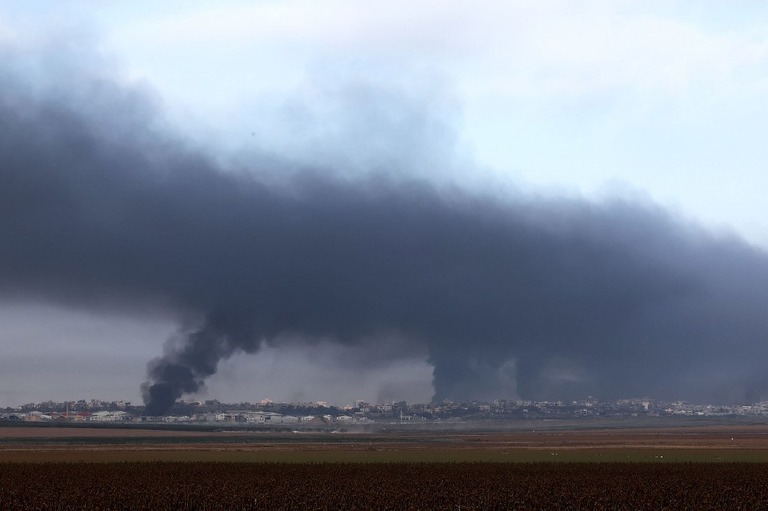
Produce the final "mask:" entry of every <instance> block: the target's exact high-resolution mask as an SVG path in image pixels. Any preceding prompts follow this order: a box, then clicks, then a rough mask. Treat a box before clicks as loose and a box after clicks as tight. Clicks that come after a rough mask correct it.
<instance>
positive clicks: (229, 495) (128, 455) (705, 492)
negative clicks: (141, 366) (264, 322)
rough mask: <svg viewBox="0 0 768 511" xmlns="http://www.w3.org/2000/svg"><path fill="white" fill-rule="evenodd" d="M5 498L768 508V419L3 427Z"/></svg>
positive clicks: (22, 502)
mask: <svg viewBox="0 0 768 511" xmlns="http://www.w3.org/2000/svg"><path fill="white" fill-rule="evenodd" d="M585 462H586V463H585ZM745 462H750V463H745ZM5 509H81V510H96V509H99V510H101V509H147V510H149V509H152V510H164V509H174V510H185V509H190V510H191V509H210V510H216V509H269V510H272V509H277V510H280V509H285V510H287V509H360V510H363V509H382V510H419V509H445V510H458V509H462V510H473V509H476V510H479V509H553V510H556V509H598V510H599V509H649V510H650V509H768V425H748V424H726V425H714V426H713V425H706V426H702V425H694V426H690V427H655V428H626V427H625V428H595V429H579V430H574V429H559V428H549V429H542V430H518V431H485V432H478V431H465V432H461V431H408V430H399V431H377V432H357V433H349V432H347V433H331V432H329V431H325V432H322V431H305V432H300V433H292V432H289V431H267V430H261V431H259V430H250V431H218V430H209V431H189V430H183V429H182V430H169V429H167V428H165V429H156V430H155V429H131V428H104V427H101V428H87V427H70V428H67V427H56V428H52V427H2V428H0V510H5Z"/></svg>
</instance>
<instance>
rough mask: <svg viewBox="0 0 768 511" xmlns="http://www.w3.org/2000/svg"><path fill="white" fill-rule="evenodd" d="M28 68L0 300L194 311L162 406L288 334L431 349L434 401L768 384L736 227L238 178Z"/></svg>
mask: <svg viewBox="0 0 768 511" xmlns="http://www.w3.org/2000/svg"><path fill="white" fill-rule="evenodd" d="M14 80H16V78H14V77H13V76H11V75H9V74H8V72H7V70H6V72H5V74H4V75H3V81H4V83H3V84H2V87H0V91H1V92H0V95H1V96H0V162H1V163H0V165H1V166H0V235H1V236H2V239H3V250H1V251H0V293H2V294H3V295H4V296H6V297H14V296H21V295H24V296H33V297H36V298H39V299H46V300H53V301H60V302H64V303H74V304H79V305H81V306H85V307H93V306H108V307H131V306H134V305H135V304H137V303H141V302H147V301H157V302H158V303H164V304H165V305H166V306H168V307H171V308H173V309H174V310H176V311H178V312H179V313H180V314H182V315H184V316H185V317H187V318H193V320H194V321H196V323H194V325H193V326H190V324H189V323H187V324H185V325H184V326H183V327H182V328H180V330H179V333H178V334H177V335H176V336H175V337H174V338H172V339H171V340H169V341H168V342H167V343H166V345H165V352H164V354H163V355H162V356H161V357H159V358H157V359H155V360H153V361H151V362H150V363H149V366H148V381H147V382H146V383H145V384H144V387H143V390H144V395H145V399H146V402H147V405H148V412H149V413H151V414H161V413H163V412H164V411H165V410H167V408H168V407H169V406H170V405H171V404H172V403H173V402H174V400H176V399H177V398H179V397H181V396H182V395H183V394H185V393H193V392H195V391H197V390H198V389H199V388H200V387H201V385H202V384H203V383H204V381H205V379H206V377H208V376H210V375H211V374H213V373H215V371H216V368H217V364H218V363H219V362H220V361H221V360H222V359H224V358H226V357H229V356H231V355H233V354H234V353H237V352H247V353H254V352H257V351H258V349H259V347H260V346H262V345H263V343H265V342H266V343H279V342H281V339H282V338H285V337H290V338H292V339H295V338H296V337H299V338H304V339H306V341H307V342H312V341H313V340H317V339H324V340H328V339H330V340H333V341H335V342H338V343H342V344H349V345H353V344H358V343H361V342H368V343H370V342H377V340H378V342H381V343H387V342H389V340H390V339H393V338H394V339H398V341H397V342H392V343H391V347H392V349H393V350H396V351H398V352H400V351H402V350H403V349H404V348H403V347H404V346H409V345H410V346H417V347H419V348H420V349H426V351H427V352H428V353H429V361H430V362H431V364H432V365H433V367H434V387H435V399H443V398H450V399H467V398H495V397H503V396H505V395H519V396H521V397H523V398H528V399H534V398H539V399H541V398H567V397H571V396H574V397H575V396H584V395H587V394H593V395H598V396H601V397H626V396H633V395H649V396H652V397H656V398H683V399H697V400H710V401H730V402H744V401H755V400H758V399H762V398H766V397H768V376H766V374H767V373H766V371H765V364H766V361H768V319H767V318H768V316H766V314H765V306H766V304H768V257H767V256H766V254H765V253H764V252H762V251H759V250H757V249H755V248H752V247H750V246H748V245H746V244H745V243H743V242H742V241H740V240H739V239H737V238H735V237H722V236H715V235H712V234H710V233H708V232H706V231H705V230H703V229H701V228H699V227H696V226H694V225H689V224H686V223H684V222H682V221H681V220H679V219H676V218H674V217H673V216H672V215H671V214H670V213H668V212H666V211H664V210H662V209H660V208H658V207H655V206H654V205H652V204H647V203H643V202H631V201H622V200H619V199H616V200H607V201H604V202H601V203H593V202H587V201H584V200H578V199H562V198H555V197H552V198H546V197H534V196H525V195H518V196H511V197H507V198H504V199H502V198H498V197H492V196H488V195H482V194H473V193H470V192H463V191H460V190H456V189H449V188H445V187H443V188H438V187H436V186H433V185H430V184H428V183H425V182H420V181H408V180H405V179H403V178H402V177H399V178H391V177H387V176H386V175H376V176H368V177H360V178H358V179H341V178H337V177H330V176H332V174H328V173H324V172H323V171H322V169H314V170H304V171H301V172H295V171H292V170H290V169H288V168H287V166H286V167H283V166H281V165H280V164H279V162H275V161H274V160H273V161H272V163H270V164H269V165H268V166H266V167H265V166H263V165H262V166H256V168H253V169H250V170H249V171H248V172H235V171H232V170H228V169H224V168H221V167H220V166H219V165H217V164H216V163H214V160H213V158H211V157H209V156H208V155H206V153H205V151H204V150H203V149H197V148H194V147H189V146H188V145H186V144H184V143H182V142H181V141H180V139H178V138H176V137H174V136H173V135H172V134H168V133H167V132H166V131H165V130H162V129H159V128H156V127H153V126H157V125H158V124H159V121H158V119H157V118H156V117H155V115H156V114H155V113H154V109H153V108H152V107H151V105H150V104H149V102H148V101H147V100H146V98H145V97H144V96H143V95H142V94H140V93H138V92H136V91H135V90H132V89H129V88H124V87H120V86H118V85H116V84H114V83H112V82H110V81H104V80H102V81H93V80H91V81H88V80H83V81H82V83H80V86H81V87H86V88H87V89H88V91H89V93H88V94H82V96H78V97H83V96H88V97H90V98H91V101H90V102H83V101H78V100H76V99H73V98H74V96H72V95H66V94H64V95H62V94H52V93H48V94H41V93H39V91H38V92H36V93H31V92H29V91H28V90H27V89H25V88H24V83H23V81H21V82H19V81H14ZM81 92H82V91H81ZM105 342H108V341H105ZM382 352H383V353H386V349H384V350H382V349H380V347H378V348H377V353H382ZM393 356H396V354H394V353H393ZM307 384H310V382H307Z"/></svg>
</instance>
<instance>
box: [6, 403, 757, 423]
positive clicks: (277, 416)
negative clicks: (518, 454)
mask: <svg viewBox="0 0 768 511" xmlns="http://www.w3.org/2000/svg"><path fill="white" fill-rule="evenodd" d="M641 416H650V417H666V416H693V417H696V416H698V417H730V416H768V402H761V403H755V404H751V405H711V404H691V403H687V402H683V401H676V402H662V401H653V400H650V399H622V400H618V401H601V400H598V399H594V398H588V399H585V400H580V401H525V400H504V399H497V400H495V401H492V402H478V401H471V402H454V401H443V402H440V403H422V404H411V405H408V404H407V403H406V402H404V401H400V402H392V403H385V404H370V403H367V402H364V401H358V402H356V403H355V404H354V405H347V406H343V407H337V406H333V405H328V403H325V402H314V403H274V402H272V401H270V400H264V401H261V402H259V403H238V404H227V403H221V402H219V401H217V400H210V401H204V402H201V401H179V402H177V403H176V404H175V405H174V406H173V407H172V409H171V410H169V412H168V414H167V415H164V416H161V417H148V416H146V415H145V414H144V407H143V406H141V405H139V406H134V405H132V404H131V403H130V402H125V401H100V400H91V401H85V400H79V401H67V402H62V403H57V402H52V401H47V402H43V403H29V404H26V405H23V406H20V407H16V408H6V409H5V410H0V421H26V422H35V421H37V422H39V421H61V422H66V421H73V422H98V423H109V422H112V423H114V422H120V423H145V422H165V423H208V424H216V423H219V424H243V425H261V426H267V425H275V426H282V425H295V426H326V425H334V426H336V427H343V426H346V425H365V424H373V423H377V422H383V423H392V422H398V423H406V422H411V423H414V422H445V421H488V420H516V419H574V418H581V417H641Z"/></svg>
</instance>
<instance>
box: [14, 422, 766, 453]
mask: <svg viewBox="0 0 768 511" xmlns="http://www.w3.org/2000/svg"><path fill="white" fill-rule="evenodd" d="M51 461H56V462H58V461H65V462H112V461H233V462H454V461H471V462H530V461H553V462H564V461H656V462H666V461H711V462H726V461H752V462H768V425H766V424H742V423H734V424H720V425H696V424H693V425H689V426H680V425H675V426H674V427H651V428H649V427H621V428H606V427H600V428H592V429H588V428H584V429H561V428H559V427H553V426H552V425H548V427H547V428H544V429H542V430H534V429H532V430H514V431H475V430H468V431H444V430H438V431H430V430H420V431H411V430H404V429H398V430H395V431H387V430H382V431H375V432H344V433H341V432H330V431H327V432H317V431H306V432H291V431H266V430H264V431H259V430H248V431H245V430H227V431H221V430H214V429H210V430H206V431H190V430H185V429H168V428H160V429H149V428H126V427H120V428H109V427H94V428H89V427H2V428H0V462H51Z"/></svg>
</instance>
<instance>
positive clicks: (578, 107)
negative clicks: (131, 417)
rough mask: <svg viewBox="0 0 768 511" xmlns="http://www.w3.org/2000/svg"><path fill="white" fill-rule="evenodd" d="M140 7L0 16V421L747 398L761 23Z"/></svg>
mask: <svg viewBox="0 0 768 511" xmlns="http://www.w3.org/2000/svg"><path fill="white" fill-rule="evenodd" d="M156 4H157V3H156V2H141V1H137V2H132V3H131V4H130V6H127V5H122V4H117V3H111V4H107V5H100V6H99V8H98V9H94V7H93V3H92V2H85V1H72V2H66V3H62V2H35V3H30V2H6V3H5V4H4V5H3V7H0V59H2V70H1V71H0V72H1V73H2V75H1V76H2V80H3V82H4V84H5V86H4V89H5V92H4V93H3V98H2V105H3V109H4V110H5V111H6V113H7V114H9V113H10V114H12V115H7V116H6V119H12V120H11V121H6V122H5V125H4V127H3V131H4V132H5V133H6V137H7V138H6V142H5V143H4V144H3V146H4V147H3V151H4V153H3V155H2V157H3V160H2V161H3V168H2V170H0V172H2V174H3V177H2V179H3V182H4V183H5V184H6V186H5V188H6V192H5V193H3V192H0V199H4V200H5V202H6V206H5V208H6V209H5V211H4V213H3V215H4V217H5V221H4V222H3V224H2V227H0V234H3V237H4V238H5V239H6V243H8V246H10V247H12V248H13V249H12V250H10V251H9V254H6V256H5V257H4V258H3V261H4V262H3V263H2V265H1V266H0V317H2V318H3V320H2V321H1V322H0V325H2V327H1V328H0V349H2V352H3V356H2V358H1V359H0V404H7V405H16V404H21V403H25V402H29V401H40V400H43V399H80V398H91V397H94V398H102V399H127V400H131V401H134V402H139V401H141V396H142V392H144V393H145V394H146V393H147V392H148V391H149V390H148V389H149V388H150V386H151V384H152V383H159V384H160V386H159V387H156V389H157V391H158V392H159V391H160V390H164V389H165V390H167V388H166V386H170V387H173V388H175V389H177V390H178V389H182V388H185V389H192V388H193V387H194V389H193V390H184V391H183V392H182V393H183V395H184V396H185V397H198V398H218V399H220V400H222V401H227V400H232V401H238V400H241V401H258V400H260V399H263V398H271V399H274V400H286V401H294V400H301V401H304V400H306V401H314V400H324V401H330V402H336V403H338V404H344V403H347V402H352V401H354V400H355V399H364V400H369V401H387V400H401V399H402V400H407V401H409V402H413V401H428V400H430V399H432V398H433V397H437V398H444V397H445V398H482V399H488V398H496V397H508V398H519V397H542V398H545V397H546V398H549V397H557V396H566V397H569V398H570V397H574V398H576V397H579V396H583V395H586V394H587V393H595V394H597V395H601V394H605V395H608V394H611V392H621V393H632V394H633V395H637V394H640V395H649V396H651V397H658V398H662V397H663V398H679V399H689V398H696V399H709V400H722V401H729V402H745V401H749V400H753V399H768V392H765V389H764V388H763V387H764V386H765V383H766V381H765V380H766V378H765V377H764V376H762V373H761V372H760V369H759V364H758V363H757V361H758V360H760V357H761V356H764V355H766V354H768V346H766V345H767V344H768V338H766V333H767V332H768V329H766V327H765V320H762V318H761V312H760V311H761V307H762V309H764V308H765V307H764V306H765V305H766V303H765V300H766V292H765V291H761V290H760V287H759V285H758V284H759V283H764V282H765V281H766V268H768V264H767V263H766V262H765V258H766V256H765V251H766V250H768V219H767V218H768V215H766V214H765V213H766V206H765V201H764V199H763V198H762V196H763V195H764V193H763V190H765V189H768V173H766V172H764V169H763V167H764V165H765V164H764V162H765V161H766V158H765V156H766V155H765V151H766V150H765V147H766V144H765V143H764V141H763V137H764V135H760V134H761V133H765V132H767V131H768V130H766V129H765V128H766V126H765V123H766V121H765V119H768V115H766V114H768V112H767V111H766V109H767V108H768V107H766V106H765V102H764V101H762V99H763V98H764V97H765V92H766V91H767V89H768V4H766V3H765V2H762V1H737V2H729V3H728V4H727V5H726V4H723V3H721V2H713V1H703V2H702V1H698V2H694V1H600V0H588V1H584V2H578V3H576V2H567V1H558V0H552V1H535V2H534V1H512V2H499V1H491V0H488V1H480V2H472V3H471V5H470V4H469V3H466V2H452V1H448V2H435V1H423V2H416V3H414V2H408V3H406V2H400V1H390V2H365V3H360V2H351V1H347V0H336V1H322V2H309V1H299V0H296V1H253V2H236V1H222V2H217V3H215V5H214V4H211V3H209V2H195V1H185V2H181V1H169V2H164V3H163V4H162V6H158V5H156ZM22 133H23V134H24V135H23V136H22V135H21V134H22ZM75 134H80V138H77V139H76V140H73V139H72V137H75ZM75 138H76V137H75ZM78 144H79V145H78ZM73 148H75V149H77V150H75V149H73ZM9 162H10V163H9ZM27 168H30V169H31V168H34V169H37V170H36V171H35V172H28V173H27V174H24V172H26V170H23V169H27ZM20 169H22V170H20ZM23 175H26V176H27V177H29V176H34V179H32V178H29V179H27V178H22V177H21V176H23ZM109 176H111V177H109ZM9 190H10V191H12V192H8V191H9ZM73 190H75V191H73ZM330 198H333V201H331V200H330ZM255 203H259V205H254V204H255ZM143 209H146V211H142V210H143ZM385 210H386V211H388V212H389V213H387V214H384V213H383V211H385ZM153 215H154V216H153ZM258 215H265V216H266V217H268V218H271V219H274V222H272V223H269V222H263V221H257V220H255V219H254V218H253V216H258ZM350 216H351V219H352V220H357V222H354V221H350ZM137 217H141V218H137ZM144 217H147V218H144ZM95 220H99V222H97V221H95ZM152 220H155V222H153V221H152ZM163 226H165V227H164V228H165V229H171V230H172V231H173V232H174V233H176V234H175V235H170V234H169V233H168V231H167V230H166V231H162V228H163ZM110 228H111V229H113V230H110ZM62 232H67V233H70V234H69V235H67V236H64V237H63V238H62V237H61V235H60V233H62ZM162 232H165V233H166V235H168V237H167V238H164V237H163V236H164V235H163V234H162ZM318 232H322V233H325V236H326V237H324V238H322V239H321V238H320V237H319V235H318V234H317V233H318ZM217 233H220V235H219V234H217ZM253 233H257V234H258V236H257V238H258V239H259V243H260V244H259V248H258V249H257V248H256V243H255V242H248V243H245V242H243V243H237V242H235V241H232V240H245V239H246V238H248V236H251V235H253ZM280 233H292V234H288V235H281V234H280ZM370 233H375V235H371V234H370ZM225 235H226V236H225ZM227 236H229V237H228V238H227ZM64 238H66V239H64ZM284 238H286V239H284ZM30 240H32V241H30ZM191 240H200V244H196V243H194V242H193V241H191ZM294 240H296V241H294ZM328 240H331V241H328ZM414 240H419V241H418V242H417V241H414ZM328 243H335V245H334V246H333V248H332V249H328V248H325V245H326V244H328ZM472 243H475V244H478V246H477V247H476V248H475V249H474V250H471V249H466V250H459V249H457V248H456V247H457V246H458V244H462V245H461V246H472ZM203 245H204V247H205V249H203V248H201V247H202V246H203ZM230 245H231V247H232V248H231V253H230V252H229V251H228V250H226V247H227V246H230ZM214 246H216V247H219V248H218V249H216V250H215V249H213V248H212V247H214ZM393 246H394V247H398V246H399V247H401V249H400V250H394V252H393V251H392V247H393ZM649 247H650V248H649ZM552 250H555V251H557V250H560V251H563V253H562V254H557V256H553V255H552V252H551V251H552ZM292 251H301V253H302V254H304V255H306V258H303V257H298V256H294V254H295V253H296V252H292ZM382 251H386V253H388V254H389V256H388V257H389V258H388V259H387V260H379V259H378V258H377V254H380V253H382ZM222 253H223V254H222ZM233 254H238V255H233ZM264 254H266V255H264ZM446 254H448V255H446ZM525 254H528V256H525ZM535 254H539V255H538V256H535V257H534V255H535ZM185 257H186V258H187V259H185ZM521 257H522V258H523V259H522V260H521V259H519V258H521ZM525 257H529V258H532V259H526V258H525ZM183 261H187V262H188V263H189V265H190V266H189V268H186V267H184V266H183V264H181V262H183ZM537 261H539V262H541V264H535V263H536V262H537ZM292 265H293V266H292ZM335 265H338V266H335ZM254 267H256V268H254ZM185 268H186V269H185ZM291 268H293V270H291ZM296 268H302V269H303V268H314V269H315V271H314V273H312V272H309V271H308V270H307V271H305V270H301V271H299V272H298V273H301V274H302V275H303V277H302V278H298V277H295V276H291V275H293V273H292V272H295V271H296V270H295V269H296ZM342 270H345V271H342ZM280 271H282V272H284V274H283V278H282V279H278V278H277V277H275V278H274V279H270V278H267V276H268V275H271V274H272V273H275V272H278V273H279V272H280ZM304 273H307V274H306V275H304ZM310 274H311V275H310ZM345 275H346V276H345ZM406 276H407V277H408V279H406V278H405V277H406ZM527 276H531V277H530V279H528V280H526V279H527ZM310 277H311V278H310ZM374 277H377V278H374ZM293 278H295V281H294V280H292V279H293ZM347 278H349V279H353V280H354V282H357V283H359V285H348V286H347V285H344V286H339V285H337V284H336V282H338V281H343V280H344V279H347ZM249 279H250V280H249ZM333 279H337V280H333ZM401 280H402V281H401ZM550 280H552V281H555V282H557V284H556V285H555V284H552V287H551V289H550V288H549V287H547V286H546V285H543V284H541V282H542V281H547V282H549V281H550ZM330 282H334V284H330ZM414 282H419V283H420V284H419V286H420V287H416V286H415V284H414ZM493 282H497V283H500V284H501V283H503V284H507V285H508V286H509V287H503V286H501V285H498V286H497V285H493V284H492V283H493ZM532 282H533V283H532ZM289 283H290V285H291V286H293V287H290V286H289ZM309 283H311V286H310V285H309ZM259 286H261V287H259ZM515 286H518V287H515ZM512 289H515V290H516V291H515V292H513V291H511V290H512ZM267 290H268V292H267ZM267 293H269V295H270V298H265V296H266V294H267ZM200 295H205V298H203V297H201V296H200ZM339 297H343V298H344V299H342V298H339ZM372 297H373V298H372ZM521 297H523V298H521ZM525 297H528V298H525ZM334 298H338V300H334ZM280 300H282V302H280ZM585 300H586V302H585ZM590 300H591V301H590ZM276 303H278V304H279V303H282V304H283V306H278V305H275V304H276ZM581 303H586V304H587V305H589V306H587V305H584V307H583V309H584V310H580V305H579V304H581ZM590 304H591V305H590ZM661 304H663V305H661ZM333 305H337V308H334V306H333ZM611 307H613V308H614V309H615V310H613V309H611ZM235 309H236V310H237V314H235V313H234V312H232V311H233V310H235ZM318 310H320V311H324V313H323V314H321V313H319V312H317V311H318ZM574 310H580V314H581V316H580V317H581V318H582V320H580V321H577V320H576V319H574V318H570V315H571V314H573V311H574ZM342 311H354V312H355V314H357V315H356V316H355V317H354V318H353V319H346V320H345V319H343V317H344V316H343V314H342V313H341V312H342ZM606 311H610V314H608V312H606ZM666 311H668V312H666ZM539 315H540V316H541V317H540V318H539V319H536V318H538V317H539ZM246 317H247V318H248V319H247V320H245V319H244V318H246ZM502 317H503V318H506V319H501V318H502ZM254 318H256V319H254ZM509 318H512V319H509ZM531 318H534V319H531ZM569 318H570V319H569ZM584 318H586V319H584ZM703 318H709V319H703ZM696 324H699V327H694V325H696ZM702 324H704V325H706V326H707V329H706V330H705V331H701V330H702V328H703V327H702V326H701V325H702ZM235 325H236V326H237V328H236V329H235V330H237V332H235V331H234V330H233V328H235ZM449 327H450V328H449ZM465 329H466V331H464V330H465ZM521 332H523V333H521ZM616 339H618V340H616ZM468 345H471V346H473V348H472V349H470V348H467V347H466V346H468ZM195 346H198V348H194V347H195ZM199 346H216V347H217V349H216V350H214V351H215V354H211V353H208V352H207V351H205V350H202V351H201V350H200V349H199ZM538 346H546V347H548V348H549V351H547V350H543V349H539V348H538ZM573 346H577V347H573ZM637 346H643V349H642V350H640V349H639V348H637ZM665 346H672V348H669V349H667V348H666V347H665ZM193 348H194V349H193ZM243 351H248V352H250V353H248V354H244V353H243ZM724 353H725V354H727V355H724ZM694 354H695V355H694ZM198 355H199V356H203V355H205V356H206V357H207V356H213V359H214V360H215V363H213V366H212V367H211V360H207V365H206V364H203V365H195V364H194V363H188V362H189V361H190V360H192V359H194V360H196V361H199V360H201V359H200V358H195V357H197V356H198ZM156 357H161V358H160V359H157V360H159V361H157V360H156V361H155V362H153V363H152V364H150V369H149V374H147V363H148V362H150V361H151V360H155V358H156ZM458 361H462V363H461V364H459V363H458ZM751 364H752V365H754V364H757V365H755V366H754V367H752V365H751ZM180 368H186V369H185V370H187V371H188V372H189V371H191V373H190V374H188V375H187V376H189V378H188V379H187V380H185V379H184V378H182V379H181V380H178V379H175V377H171V373H173V374H174V375H176V376H178V373H179V371H180V370H181V369H180ZM635 371H636V373H635ZM643 371H645V372H644V373H643ZM181 372H184V371H181ZM672 373H673V374H674V376H670V374H672ZM643 374H645V375H646V376H643ZM622 378H624V379H631V381H624V380H623V379H622ZM144 381H147V382H148V385H146V386H145V387H144V388H143V390H142V387H140V385H141V383H142V382H144ZM734 381H735V382H736V383H733V384H731V385H730V386H729V384H727V383H726V382H734ZM188 385H192V387H189V386H188ZM174 392H176V390H174V391H172V392H171V394H172V395H175V394H174ZM623 397H629V396H623Z"/></svg>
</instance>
